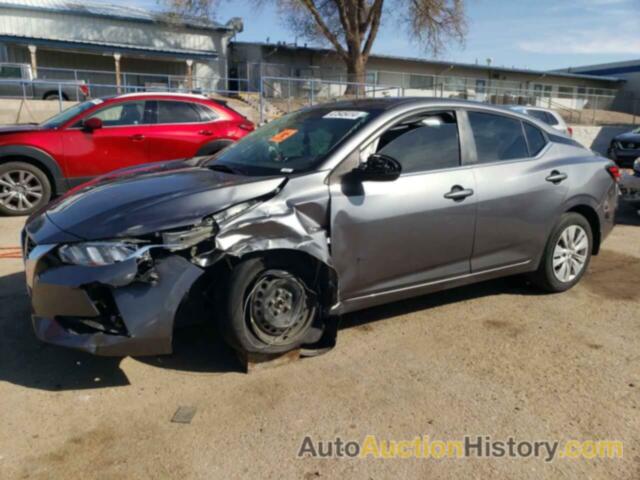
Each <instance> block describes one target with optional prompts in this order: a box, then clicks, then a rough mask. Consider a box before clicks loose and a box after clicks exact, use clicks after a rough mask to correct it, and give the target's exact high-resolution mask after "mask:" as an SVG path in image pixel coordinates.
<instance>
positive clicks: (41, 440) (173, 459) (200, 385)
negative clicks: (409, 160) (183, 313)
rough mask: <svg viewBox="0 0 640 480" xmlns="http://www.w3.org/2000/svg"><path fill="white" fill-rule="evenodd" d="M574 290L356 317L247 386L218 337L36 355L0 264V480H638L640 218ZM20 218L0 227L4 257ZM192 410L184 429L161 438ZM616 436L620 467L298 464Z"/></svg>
mask: <svg viewBox="0 0 640 480" xmlns="http://www.w3.org/2000/svg"><path fill="white" fill-rule="evenodd" d="M622 213H623V214H622V215H621V216H620V223H621V224H620V225H619V226H618V227H617V228H616V229H615V230H614V233H613V234H612V236H611V237H609V239H608V240H607V242H606V244H605V245H604V250H603V251H602V253H601V255H600V256H599V257H597V258H595V260H594V261H593V262H592V265H591V269H590V270H591V271H590V272H589V273H588V275H587V276H586V277H585V279H584V280H583V282H582V283H581V284H580V285H579V286H578V287H577V288H575V289H573V290H572V291H570V292H568V293H565V294H561V295H551V296H550V295H540V294H537V293H536V292H534V291H532V290H530V289H528V288H527V287H526V286H525V285H523V283H522V282H520V281H514V280H513V279H511V280H500V281H494V282H489V283H484V284H481V285H476V286H471V287H465V288H460V289H457V290H454V291H450V292H446V293H441V294H435V295H431V296H427V297H423V298H419V299H416V300H413V301H408V302H402V303H397V304H393V305H389V306H385V307H383V308H377V309H373V310H369V311H366V312H362V313H358V314H355V315H351V316H349V317H348V318H346V319H345V321H344V325H343V328H342V330H341V331H340V335H339V342H338V346H337V348H336V349H334V350H333V351H332V352H330V353H329V354H327V355H324V356H321V357H317V358H312V359H305V360H303V361H299V362H295V363H292V364H288V365H284V366H281V367H278V368H274V369H270V370H264V371H260V372H257V373H254V374H251V375H245V374H243V373H240V371H239V364H238V362H237V361H236V360H235V357H234V356H233V355H232V354H231V353H230V352H229V350H228V349H226V348H225V347H224V345H222V344H221V343H220V342H219V341H218V340H216V338H215V337H214V335H213V333H212V332H210V331H209V330H207V329H203V328H191V329H189V330H185V331H183V332H181V333H180V335H179V336H178V338H177V340H176V353H175V354H174V355H172V356H170V357H153V358H125V359H109V358H96V357H91V356H89V355H85V354H82V353H77V352H73V351H68V350H64V349H60V348H56V347H51V346H47V345H43V344H41V343H39V342H38V341H37V340H36V339H35V338H34V336H33V334H32V332H31V327H30V324H29V304H28V300H27V297H26V295H25V292H24V278H23V272H22V263H21V260H19V259H18V258H11V257H12V256H13V255H12V252H11V251H10V250H6V249H4V250H0V302H1V303H0V419H1V421H2V427H1V428H0V478H2V479H13V478H67V479H71V478H100V479H111V478H168V479H169V478H182V479H187V478H189V479H190V478H199V479H205V478H206V479H211V478H241V477H243V478H244V477H246V478H306V479H311V478H375V479H379V478H413V477H421V478H451V479H458V478H518V479H536V480H538V479H542V478H549V479H562V478H579V479H586V478H616V479H638V478H640V446H639V442H640V288H639V287H640V217H639V216H637V215H636V213H635V211H631V210H626V211H624V212H622ZM22 222H23V220H22V219H6V218H0V247H10V246H17V237H18V231H19V228H20V227H21V224H22ZM179 406H194V407H196V408H197V413H196V415H195V417H194V418H193V421H192V423H191V424H176V423H171V422H170V419H171V417H172V416H173V414H174V412H175V410H176V409H177V408H178V407H179ZM367 434H375V435H377V436H378V437H379V438H381V439H396V440H404V439H409V440H410V439H413V438H414V437H416V436H420V435H423V434H426V435H429V436H430V438H432V439H441V440H450V439H454V440H457V439H460V438H461V437H463V436H464V435H471V436H474V437H475V436H478V435H482V436H484V435H491V436H492V437H493V438H494V439H501V440H502V439H505V440H506V439H507V438H508V437H510V436H513V437H515V438H516V439H518V440H540V439H558V440H560V441H566V440H570V439H577V440H602V439H614V440H623V441H624V458H623V459H622V460H620V459H594V460H585V459H579V460H576V459H574V460H568V459H556V460H555V461H553V462H550V463H545V462H544V461H543V460H541V459H531V458H529V459H440V460H434V459H393V460H384V459H309V458H306V459H298V458H296V454H297V452H298V450H299V448H300V445H301V441H302V439H303V437H304V436H305V435H311V436H312V437H313V438H314V439H315V440H325V441H329V440H333V439H335V437H336V436H340V437H342V438H343V439H345V440H350V439H357V440H362V439H363V438H364V436H365V435H367Z"/></svg>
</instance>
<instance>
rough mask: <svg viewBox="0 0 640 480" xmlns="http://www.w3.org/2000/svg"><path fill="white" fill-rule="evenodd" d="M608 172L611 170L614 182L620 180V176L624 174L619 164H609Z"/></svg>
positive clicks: (610, 173)
mask: <svg viewBox="0 0 640 480" xmlns="http://www.w3.org/2000/svg"><path fill="white" fill-rule="evenodd" d="M607 172H609V175H611V178H613V181H614V182H619V181H620V177H621V176H622V174H621V173H620V168H619V167H618V166H617V165H609V166H608V167H607Z"/></svg>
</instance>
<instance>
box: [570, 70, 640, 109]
mask: <svg viewBox="0 0 640 480" xmlns="http://www.w3.org/2000/svg"><path fill="white" fill-rule="evenodd" d="M561 71H562V72H568V73H577V74H580V75H593V76H598V77H610V76H615V77H617V78H620V79H623V80H625V83H624V84H623V85H622V88H621V89H620V90H619V92H618V94H617V96H616V99H615V102H614V104H615V107H616V108H617V109H620V110H622V111H625V112H627V113H635V114H636V115H640V59H638V60H630V61H626V62H613V63H600V64H597V65H585V66H582V67H571V68H567V69H563V70H561Z"/></svg>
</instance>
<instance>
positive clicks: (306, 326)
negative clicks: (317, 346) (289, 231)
mask: <svg viewBox="0 0 640 480" xmlns="http://www.w3.org/2000/svg"><path fill="white" fill-rule="evenodd" d="M273 275H275V277H273ZM288 282H291V285H289V283H288ZM313 282H314V279H313V278H310V275H309V274H308V273H307V272H305V271H304V269H303V268H301V267H300V266H299V265H296V264H294V263H293V262H291V261H287V260H286V259H264V258H250V259H248V260H245V261H242V262H241V263H239V264H238V265H237V266H236V267H235V268H234V269H233V271H232V272H231V275H230V278H229V282H228V287H227V289H226V291H225V292H223V295H222V298H221V299H220V302H219V305H220V307H221V308H220V309H219V312H218V324H219V328H220V331H221V333H222V335H223V337H224V338H225V340H226V341H227V343H228V344H229V345H230V346H231V347H233V348H234V349H236V350H238V351H239V352H242V353H263V354H274V353H284V352H287V351H290V350H294V349H296V348H299V347H301V346H302V345H305V344H308V343H310V342H314V341H317V340H318V339H319V337H320V334H321V333H322V329H321V328H322V326H321V319H320V317H321V313H320V312H321V308H320V303H319V295H318V293H317V292H318V289H317V287H316V286H314V285H313ZM295 283H298V284H299V285H301V286H302V287H303V288H302V289H297V290H296V288H291V289H290V290H287V288H288V287H289V286H294V287H295ZM264 284H267V285H270V287H269V288H266V289H263V288H262V287H263V285H264ZM277 285H286V286H287V287H283V289H284V290H285V291H287V292H288V293H292V292H296V291H304V294H305V295H306V297H305V298H304V299H301V300H300V305H302V304H303V305H304V309H301V310H297V311H300V312H301V314H300V315H298V316H295V315H293V314H292V315H290V316H289V317H286V318H295V319H296V322H297V323H296V324H295V325H293V326H290V327H282V328H281V329H276V328H273V330H272V331H267V329H266V328H262V325H265V324H268V325H269V326H270V327H271V326H272V325H271V324H269V322H268V321H267V320H266V317H267V315H254V314H253V312H254V311H255V310H256V309H257V310H258V311H259V312H258V313H260V312H264V311H267V310H269V307H268V306H267V303H268V302H269V301H270V300H274V297H273V292H274V288H275V286H277ZM275 290H279V289H277V288H275ZM260 295H262V297H261V298H260V297H259V296H260ZM300 298H301V297H300ZM296 299H298V297H297V295H296V294H295V293H294V294H293V296H292V298H291V303H292V304H294V305H296ZM254 300H255V301H254ZM260 302H262V307H257V306H256V305H259V304H260ZM272 308H276V307H272ZM290 310H291V311H293V312H295V311H296V308H295V307H291V308H290ZM269 311H272V310H269ZM286 313H287V312H286V311H285V313H283V315H285V316H286ZM272 316H275V314H274V315H272Z"/></svg>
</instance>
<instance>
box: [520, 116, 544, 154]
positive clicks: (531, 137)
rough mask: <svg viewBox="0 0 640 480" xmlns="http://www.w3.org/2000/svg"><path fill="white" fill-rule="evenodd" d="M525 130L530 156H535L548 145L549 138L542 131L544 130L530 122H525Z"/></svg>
mask: <svg viewBox="0 0 640 480" xmlns="http://www.w3.org/2000/svg"><path fill="white" fill-rule="evenodd" d="M524 132H525V134H526V135H527V143H528V144H529V156H531V157H535V156H536V155H538V154H539V153H540V152H541V151H542V149H543V148H544V147H545V146H546V145H547V138H546V137H545V135H544V133H542V130H540V129H539V128H538V127H534V126H533V125H531V124H530V123H525V124H524Z"/></svg>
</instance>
